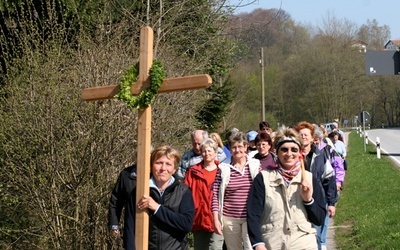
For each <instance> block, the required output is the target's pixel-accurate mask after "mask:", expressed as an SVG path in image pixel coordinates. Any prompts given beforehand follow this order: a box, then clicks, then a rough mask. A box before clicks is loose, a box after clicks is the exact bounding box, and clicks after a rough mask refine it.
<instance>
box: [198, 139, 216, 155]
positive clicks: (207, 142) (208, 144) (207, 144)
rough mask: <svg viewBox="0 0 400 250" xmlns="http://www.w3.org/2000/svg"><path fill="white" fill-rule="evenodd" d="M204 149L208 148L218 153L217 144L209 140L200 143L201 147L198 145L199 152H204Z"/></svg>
mask: <svg viewBox="0 0 400 250" xmlns="http://www.w3.org/2000/svg"><path fill="white" fill-rule="evenodd" d="M206 147H210V148H212V149H214V150H215V152H217V151H218V144H217V143H216V142H215V141H214V140H213V139H211V138H207V139H205V140H204V141H203V142H202V143H201V145H200V149H201V152H204V149H205V148H206Z"/></svg>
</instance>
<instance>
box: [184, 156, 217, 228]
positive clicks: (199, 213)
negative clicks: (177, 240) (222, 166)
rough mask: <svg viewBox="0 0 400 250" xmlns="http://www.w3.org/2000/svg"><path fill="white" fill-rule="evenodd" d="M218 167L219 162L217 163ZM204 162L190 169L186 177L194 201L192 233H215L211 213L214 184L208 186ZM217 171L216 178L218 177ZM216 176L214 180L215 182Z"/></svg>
mask: <svg viewBox="0 0 400 250" xmlns="http://www.w3.org/2000/svg"><path fill="white" fill-rule="evenodd" d="M215 164H216V165H217V166H218V165H219V162H218V161H215ZM202 165H203V161H202V162H200V163H199V164H197V165H194V166H192V167H190V168H189V170H188V172H186V175H185V183H186V184H187V185H188V186H189V188H190V189H191V190H192V195H193V200H194V208H195V214H194V221H193V228H192V231H200V230H204V231H207V232H214V219H213V214H212V211H211V201H212V196H213V191H212V190H211V188H212V183H211V184H210V185H207V181H206V179H205V177H204V175H203V172H202V170H203V166H202ZM217 172H218V170H217V171H215V176H216V175H217ZM215 176H214V180H215Z"/></svg>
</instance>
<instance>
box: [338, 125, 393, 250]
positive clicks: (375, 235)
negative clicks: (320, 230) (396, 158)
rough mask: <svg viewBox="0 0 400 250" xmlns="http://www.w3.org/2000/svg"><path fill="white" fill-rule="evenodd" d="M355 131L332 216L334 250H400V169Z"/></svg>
mask: <svg viewBox="0 0 400 250" xmlns="http://www.w3.org/2000/svg"><path fill="white" fill-rule="evenodd" d="M366 146H367V147H366V152H364V144H363V138H361V137H360V136H359V135H358V134H357V133H356V132H355V131H352V132H351V133H350V134H349V145H348V154H347V160H348V165H349V167H348V170H347V171H346V177H345V182H344V189H343V190H342V191H341V193H340V198H339V202H338V204H337V212H336V216H335V243H336V246H337V249H400V170H399V168H398V167H396V166H395V165H394V163H392V161H391V160H390V159H388V157H386V156H383V155H382V156H381V159H377V157H376V148H375V146H374V145H373V144H371V143H369V144H367V145H366Z"/></svg>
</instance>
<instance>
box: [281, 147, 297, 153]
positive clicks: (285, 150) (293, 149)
mask: <svg viewBox="0 0 400 250" xmlns="http://www.w3.org/2000/svg"><path fill="white" fill-rule="evenodd" d="M289 149H290V151H292V153H297V152H299V149H298V148H285V147H281V148H280V150H281V151H282V152H283V153H287V152H289Z"/></svg>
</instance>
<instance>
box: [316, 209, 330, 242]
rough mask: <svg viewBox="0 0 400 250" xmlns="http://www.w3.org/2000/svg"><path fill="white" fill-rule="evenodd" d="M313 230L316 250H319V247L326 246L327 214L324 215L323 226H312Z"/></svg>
mask: <svg viewBox="0 0 400 250" xmlns="http://www.w3.org/2000/svg"><path fill="white" fill-rule="evenodd" d="M313 226H314V228H315V229H316V230H317V243H318V250H321V246H326V234H327V232H328V226H329V214H328V213H326V217H325V221H324V224H322V225H321V226H316V225H314V224H313Z"/></svg>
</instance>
